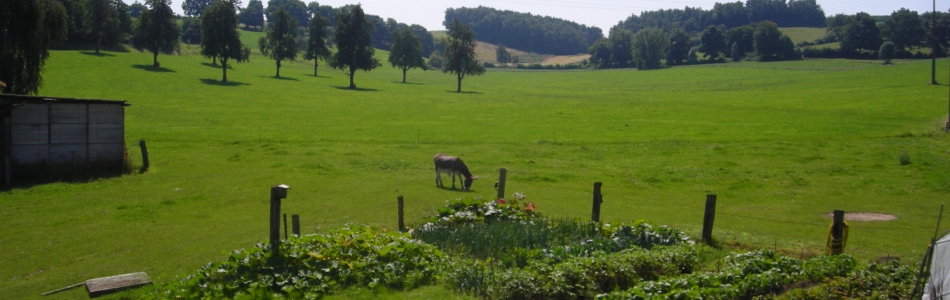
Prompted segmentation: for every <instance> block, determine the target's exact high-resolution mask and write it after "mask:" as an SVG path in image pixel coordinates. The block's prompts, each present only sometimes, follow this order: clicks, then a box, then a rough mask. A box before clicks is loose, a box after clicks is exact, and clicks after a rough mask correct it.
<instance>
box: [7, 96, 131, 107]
mask: <svg viewBox="0 0 950 300" xmlns="http://www.w3.org/2000/svg"><path fill="white" fill-rule="evenodd" d="M50 102H59V103H101V104H116V105H122V106H131V105H132V104H130V103H128V102H127V101H124V100H103V99H78V98H62V97H44V96H24V95H14V94H0V105H9V104H18V103H50Z"/></svg>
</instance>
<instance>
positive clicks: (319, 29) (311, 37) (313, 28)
mask: <svg viewBox="0 0 950 300" xmlns="http://www.w3.org/2000/svg"><path fill="white" fill-rule="evenodd" d="M311 3H316V2H311ZM329 23H330V22H329V21H328V20H327V18H324V17H323V16H322V15H320V14H314V15H313V18H311V19H310V26H309V27H308V31H309V34H308V36H307V37H308V38H307V50H306V52H304V54H303V59H306V60H312V61H313V76H317V67H318V66H320V62H319V60H321V59H322V60H324V61H327V60H329V59H330V55H331V54H332V53H330V48H329V47H327V26H328V25H329Z"/></svg>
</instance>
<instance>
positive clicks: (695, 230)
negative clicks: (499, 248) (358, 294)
mask: <svg viewBox="0 0 950 300" xmlns="http://www.w3.org/2000/svg"><path fill="white" fill-rule="evenodd" d="M377 55H378V56H379V59H380V60H381V61H382V62H384V63H385V61H386V56H385V55H386V53H384V52H381V51H377ZM159 60H160V61H161V63H162V68H160V69H154V68H151V67H150V65H151V55H150V54H146V53H137V52H131V53H115V52H107V53H106V54H105V55H103V56H96V55H91V54H90V53H87V52H78V51H61V52H54V53H53V54H52V57H51V58H50V60H49V62H48V65H47V68H46V72H45V73H44V82H45V85H44V86H43V88H42V89H41V90H40V94H41V95H47V96H59V97H79V98H103V99H119V100H127V101H129V103H131V104H132V106H130V107H127V108H126V141H127V144H128V145H129V153H130V155H131V156H132V157H133V160H134V161H136V162H137V163H140V157H139V154H138V152H139V149H138V147H137V144H138V140H139V139H146V140H147V142H148V146H149V150H150V157H151V165H152V167H151V169H150V170H149V171H148V172H147V173H144V174H137V173H136V174H133V175H128V176H123V177H121V178H109V179H101V180H96V181H93V182H88V183H55V184H44V185H37V186H33V187H29V188H18V189H14V190H11V191H7V192H2V193H0V228H3V234H2V235H0V298H4V299H28V298H40V296H39V295H40V294H41V293H43V292H46V291H50V290H53V289H56V288H60V287H63V286H67V285H70V284H74V283H78V282H82V281H84V280H86V279H90V278H96V277H103V276H109V275H115V274H123V273H130V272H138V271H145V272H148V274H149V275H150V276H151V278H152V279H153V280H154V281H155V282H156V283H164V282H168V281H170V280H175V278H176V277H178V276H184V275H187V274H190V273H192V272H193V271H194V270H196V269H198V268H199V267H201V266H202V265H204V264H206V263H208V262H210V261H220V260H223V259H225V258H226V256H227V253H228V252H229V251H230V250H233V249H240V248H248V247H251V246H252V245H254V244H255V243H258V242H262V241H264V240H266V239H267V226H268V225H267V222H268V195H269V187H270V186H272V185H275V184H287V185H289V186H290V187H291V189H290V192H289V196H288V198H287V199H286V200H284V202H283V211H284V212H286V213H288V214H300V215H301V221H302V224H303V226H302V227H303V231H304V233H312V232H316V231H323V230H326V229H328V228H334V227H337V226H340V225H342V224H344V223H347V222H356V223H363V224H372V225H378V226H381V227H385V228H388V229H390V230H394V229H395V227H396V197H397V196H399V195H403V196H405V198H406V217H407V219H408V220H409V222H410V226H416V225H418V224H419V223H420V222H421V221H420V220H421V218H423V217H424V216H428V215H432V214H434V213H435V210H436V208H437V207H439V206H440V205H442V204H444V203H445V201H446V200H449V199H455V198H461V197H476V196H478V197H483V198H485V199H490V198H492V197H494V195H495V190H494V189H493V188H492V183H493V182H495V181H496V179H497V176H498V175H497V174H498V169H499V168H507V170H508V181H507V183H508V188H507V192H506V194H508V195H510V194H511V193H513V192H524V193H525V194H526V195H527V200H528V201H532V202H535V203H537V205H538V211H540V212H541V213H543V214H545V215H548V216H557V217H565V218H578V219H587V218H589V217H590V207H591V189H592V185H593V183H594V182H596V181H600V182H603V193H604V203H603V212H602V219H603V220H605V221H608V222H631V221H634V220H638V219H649V220H652V221H654V222H656V223H659V224H668V225H671V226H674V227H677V228H680V229H683V230H685V231H687V232H688V233H690V234H692V235H694V236H697V237H698V236H699V232H700V226H701V224H702V217H703V207H704V202H705V198H706V194H708V193H713V194H717V195H718V197H719V198H718V206H717V215H716V221H715V231H714V236H715V237H716V238H717V239H719V240H721V241H724V242H727V243H739V244H744V245H749V246H752V247H778V248H780V249H784V250H785V251H787V252H789V253H799V251H801V252H811V253H817V252H820V251H821V249H822V247H823V246H824V242H825V235H826V233H827V231H828V226H829V224H830V219H827V218H825V217H823V216H822V215H823V214H826V213H830V212H831V211H832V210H834V209H841V210H845V211H849V212H874V213H886V214H892V215H895V216H896V217H897V220H894V221H890V222H851V223H850V224H851V232H850V240H849V242H848V248H847V252H849V253H852V254H854V255H856V256H857V257H858V258H859V259H861V260H862V261H870V260H873V259H876V258H878V257H882V256H887V255H890V256H899V257H902V258H903V261H904V262H906V263H917V262H918V261H919V259H920V257H921V253H922V252H923V251H924V250H926V245H927V243H928V242H929V240H930V237H931V236H932V235H933V233H934V229H935V225H936V219H937V213H938V210H939V209H940V205H942V204H948V203H950V201H948V195H950V172H948V171H947V167H948V166H950V138H948V137H947V134H946V133H944V132H942V131H941V130H940V129H939V128H940V125H941V124H942V123H941V122H942V121H943V120H945V119H946V116H947V110H948V108H947V106H948V100H947V94H948V87H947V86H946V85H939V86H931V85H929V84H928V82H929V74H930V73H929V67H930V64H929V61H897V62H896V64H894V65H888V66H884V65H881V64H880V62H879V61H847V60H806V61H796V62H777V63H756V62H742V63H729V64H718V65H704V66H692V67H676V68H668V69H662V70H655V71H636V70H598V71H592V70H575V71H523V70H489V71H488V72H487V73H486V74H485V75H484V76H479V77H466V78H465V80H464V82H463V86H462V89H463V93H455V92H454V91H455V77H454V76H451V75H446V74H443V73H442V72H440V71H437V70H435V71H432V70H430V71H427V72H422V71H419V70H412V71H410V72H409V74H408V83H406V84H403V83H401V82H400V81H401V73H400V72H399V71H397V70H395V69H393V68H391V67H390V66H389V65H388V64H386V65H384V67H381V68H379V69H377V70H374V71H372V72H359V73H357V74H356V84H357V85H358V86H359V88H360V89H358V90H349V89H346V86H347V85H348V81H347V77H346V76H345V75H344V74H343V73H342V72H340V71H337V70H331V69H329V68H327V67H326V66H325V65H326V64H325V63H321V67H320V70H319V72H320V76H319V77H314V76H312V70H313V67H312V65H311V64H308V63H303V62H296V63H285V64H284V67H283V68H282V69H281V72H280V73H281V75H282V77H281V78H275V77H274V72H275V66H274V62H273V61H272V60H268V59H266V58H264V57H262V56H259V55H257V56H253V57H252V58H251V61H250V62H249V63H244V64H234V65H233V69H232V70H229V71H228V79H230V80H231V82H229V83H228V84H222V83H220V82H219V80H220V79H221V69H220V68H216V67H215V66H211V65H210V60H209V59H205V58H202V57H200V56H196V55H187V56H168V55H161V56H159ZM947 67H948V66H947V61H946V60H943V61H941V62H940V64H938V66H937V68H938V70H941V71H940V72H938V73H939V74H940V76H939V77H938V81H940V82H942V83H946V82H947V75H946V70H947ZM437 152H444V153H447V154H450V155H456V156H460V157H461V158H462V159H464V160H465V162H466V163H467V164H468V165H469V167H470V168H471V169H472V170H473V172H474V173H475V175H479V176H480V178H479V179H478V180H477V181H476V182H475V184H474V187H473V190H474V191H472V192H459V191H454V190H449V189H439V188H436V187H435V184H434V172H433V170H432V168H433V167H432V157H433V155H435V153H437ZM901 153H906V154H907V156H908V157H909V158H910V162H911V163H910V164H907V165H901V163H900V160H899V156H900V155H901ZM948 209H950V208H948ZM948 213H950V212H948ZM943 224H944V225H942V226H941V228H940V229H939V231H940V232H943V231H944V230H946V229H948V228H950V222H944V223H943ZM436 293H441V292H436ZM78 297H85V291H83V290H80V289H76V290H72V291H68V292H64V293H61V294H57V295H55V296H50V297H43V298H44V299H68V298H78Z"/></svg>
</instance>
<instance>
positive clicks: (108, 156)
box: [89, 144, 123, 161]
mask: <svg viewBox="0 0 950 300" xmlns="http://www.w3.org/2000/svg"><path fill="white" fill-rule="evenodd" d="M122 150H123V148H122V144H89V159H90V160H91V161H96V160H100V159H104V160H121V159H122Z"/></svg>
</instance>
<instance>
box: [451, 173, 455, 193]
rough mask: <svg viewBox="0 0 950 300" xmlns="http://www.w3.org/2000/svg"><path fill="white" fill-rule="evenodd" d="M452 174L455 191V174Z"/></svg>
mask: <svg viewBox="0 0 950 300" xmlns="http://www.w3.org/2000/svg"><path fill="white" fill-rule="evenodd" d="M451 174H452V189H453V190H454V189H455V173H451Z"/></svg>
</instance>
